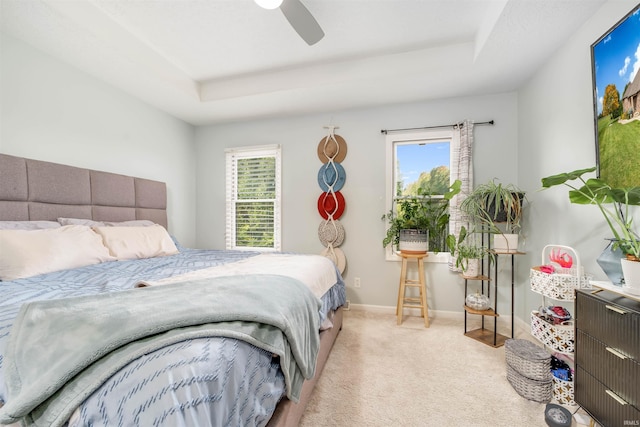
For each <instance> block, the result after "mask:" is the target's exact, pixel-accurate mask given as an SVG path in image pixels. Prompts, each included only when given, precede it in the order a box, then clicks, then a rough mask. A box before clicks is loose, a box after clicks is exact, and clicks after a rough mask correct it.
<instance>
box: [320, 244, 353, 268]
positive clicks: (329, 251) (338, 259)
mask: <svg viewBox="0 0 640 427" xmlns="http://www.w3.org/2000/svg"><path fill="white" fill-rule="evenodd" d="M321 255H322V256H324V257H327V258H329V259H330V260H331V261H333V263H334V264H335V265H336V267H338V271H340V274H342V273H344V269H345V267H346V266H347V258H346V257H345V256H344V252H343V251H342V249H340V248H333V247H329V248H326V249H325V250H323V251H322V253H321Z"/></svg>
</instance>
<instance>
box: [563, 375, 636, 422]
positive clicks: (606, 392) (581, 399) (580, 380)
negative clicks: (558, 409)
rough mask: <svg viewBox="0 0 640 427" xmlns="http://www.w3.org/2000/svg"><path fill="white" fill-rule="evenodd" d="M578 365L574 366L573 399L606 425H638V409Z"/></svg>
mask: <svg viewBox="0 0 640 427" xmlns="http://www.w3.org/2000/svg"><path fill="white" fill-rule="evenodd" d="M610 393H611V390H610V389H608V388H607V387H605V386H604V385H603V384H602V383H601V382H600V381H598V380H596V379H595V378H594V377H592V376H591V375H589V374H588V373H587V372H586V371H585V370H584V369H582V368H581V367H580V366H577V367H576V382H575V389H574V400H575V401H576V403H578V404H579V405H580V406H582V407H583V408H584V409H586V410H587V411H588V412H589V413H590V414H591V416H593V417H594V418H595V419H597V420H598V422H599V423H600V424H602V425H604V426H606V427H624V426H637V425H640V411H639V410H638V409H637V408H635V407H634V406H633V405H630V404H624V401H619V400H618V399H621V398H620V397H618V396H614V395H612V394H610Z"/></svg>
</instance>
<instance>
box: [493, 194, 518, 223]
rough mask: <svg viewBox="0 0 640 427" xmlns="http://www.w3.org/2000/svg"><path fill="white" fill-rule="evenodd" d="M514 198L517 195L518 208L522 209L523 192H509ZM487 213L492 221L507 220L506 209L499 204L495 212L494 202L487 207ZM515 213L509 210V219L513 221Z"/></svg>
mask: <svg viewBox="0 0 640 427" xmlns="http://www.w3.org/2000/svg"><path fill="white" fill-rule="evenodd" d="M511 194H512V195H513V196H514V198H515V197H517V198H518V201H519V205H520V209H522V201H523V200H524V193H511ZM487 215H488V217H489V218H490V219H491V221H493V222H507V211H506V210H505V209H504V206H499V210H498V212H497V213H496V204H495V203H491V204H490V205H489V206H488V207H487ZM516 216H517V215H516V213H515V212H511V218H510V220H509V221H515V219H516Z"/></svg>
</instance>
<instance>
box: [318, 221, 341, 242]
mask: <svg viewBox="0 0 640 427" xmlns="http://www.w3.org/2000/svg"><path fill="white" fill-rule="evenodd" d="M344 235H345V233H344V227H343V226H342V224H341V223H340V221H332V220H327V221H321V222H320V225H319V226H318V239H320V243H322V245H323V246H325V247H329V246H335V247H338V246H340V245H341V244H342V242H344Z"/></svg>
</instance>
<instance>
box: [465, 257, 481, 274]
mask: <svg viewBox="0 0 640 427" xmlns="http://www.w3.org/2000/svg"><path fill="white" fill-rule="evenodd" d="M463 275H465V276H467V277H478V276H479V275H480V260H479V259H477V258H469V259H467V260H466V266H465V270H464V272H463Z"/></svg>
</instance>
